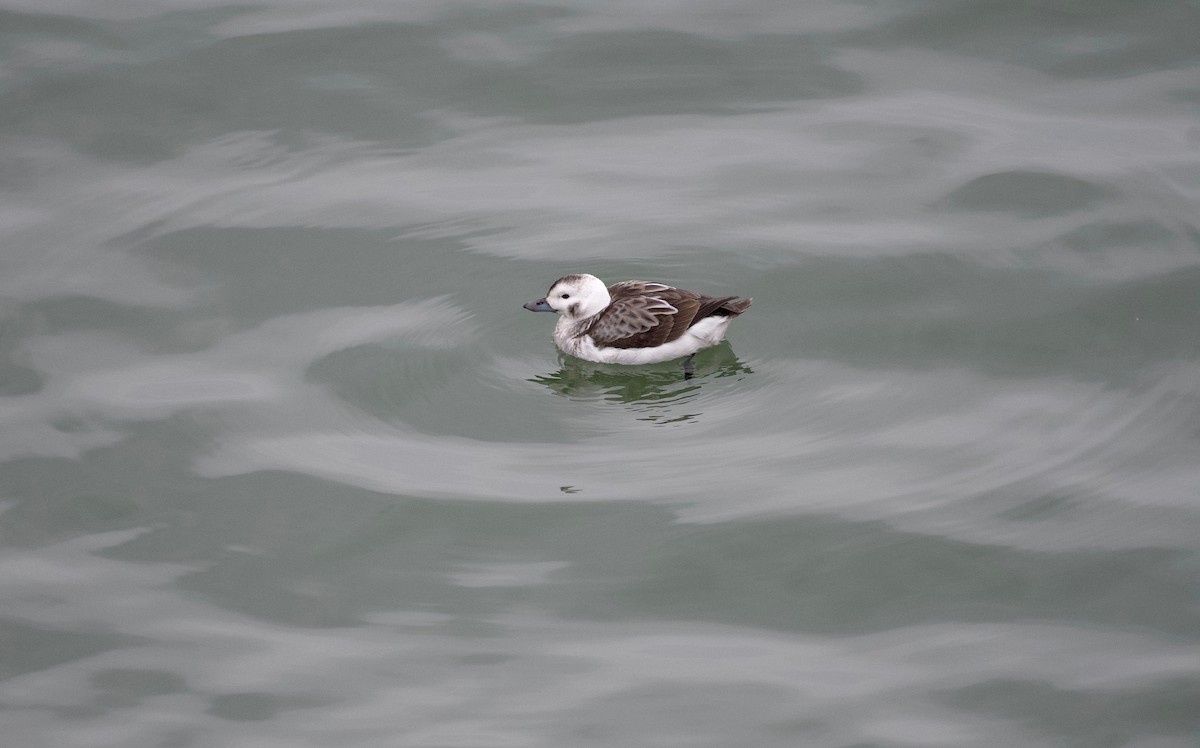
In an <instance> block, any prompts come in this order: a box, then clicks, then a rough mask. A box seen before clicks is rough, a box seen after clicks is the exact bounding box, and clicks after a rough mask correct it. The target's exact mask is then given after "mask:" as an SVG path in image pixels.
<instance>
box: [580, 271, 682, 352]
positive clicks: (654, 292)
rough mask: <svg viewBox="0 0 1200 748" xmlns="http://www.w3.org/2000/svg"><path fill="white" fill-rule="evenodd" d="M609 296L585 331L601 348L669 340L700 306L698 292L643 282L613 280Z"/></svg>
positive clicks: (677, 333)
mask: <svg viewBox="0 0 1200 748" xmlns="http://www.w3.org/2000/svg"><path fill="white" fill-rule="evenodd" d="M609 295H610V296H612V302H611V303H610V304H609V305H608V307H607V308H606V309H605V310H604V311H603V312H601V313H600V314H598V315H596V319H595V321H593V322H592V325H591V327H590V328H589V329H588V331H587V332H588V334H589V335H591V336H592V340H594V341H595V342H596V345H598V346H601V347H610V348H652V347H654V346H656V345H661V344H663V343H669V342H670V341H672V340H675V339H676V338H678V337H679V336H680V335H682V334H683V332H684V330H686V329H687V328H688V327H689V326H690V325H691V324H692V322H693V321H694V320H695V319H696V311H697V310H698V309H699V306H700V304H699V299H700V296H699V294H695V293H692V292H691V291H681V290H680V289H677V288H671V287H670V286H664V285H663V284H661V283H647V282H645V281H625V282H623V283H615V284H613V285H612V286H611V287H609Z"/></svg>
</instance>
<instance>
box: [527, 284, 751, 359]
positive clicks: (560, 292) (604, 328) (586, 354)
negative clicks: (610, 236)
mask: <svg viewBox="0 0 1200 748" xmlns="http://www.w3.org/2000/svg"><path fill="white" fill-rule="evenodd" d="M749 306H750V299H739V298H738V297H736V296H705V295H703V294H698V293H696V292H695V291H685V290H684V289H682V288H673V287H671V286H667V285H664V284H662V283H653V282H649V281H623V282H621V283H614V284H613V285H611V286H607V287H606V286H605V285H604V282H603V281H601V280H600V279H599V278H597V277H596V276H594V275H587V274H581V275H566V276H563V277H562V278H559V279H558V280H556V281H555V282H554V283H553V284H552V285H551V286H550V291H549V292H547V294H546V295H545V296H544V297H542V298H540V299H538V300H537V301H531V302H529V303H528V304H526V305H525V308H526V309H529V310H530V311H534V312H558V313H560V315H561V316H560V317H559V319H558V324H556V325H555V326H554V343H555V345H557V346H558V347H559V349H560V350H562V351H563V352H564V353H567V354H570V355H572V356H575V357H577V358H582V359H585V360H587V361H595V362H597V363H605V364H654V363H659V362H661V361H670V360H672V359H676V358H682V357H683V356H689V355H691V354H693V353H695V352H696V351H699V350H702V349H704V348H709V347H711V346H714V345H717V344H718V343H720V342H721V341H722V340H724V339H725V329H726V328H727V327H729V323H730V322H731V321H732V320H733V318H734V317H736V316H738V315H739V314H741V313H742V312H744V311H746V309H747V308H749Z"/></svg>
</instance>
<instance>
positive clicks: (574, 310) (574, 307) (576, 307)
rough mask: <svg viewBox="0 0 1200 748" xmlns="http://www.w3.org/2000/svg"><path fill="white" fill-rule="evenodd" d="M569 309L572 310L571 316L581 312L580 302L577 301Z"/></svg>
mask: <svg viewBox="0 0 1200 748" xmlns="http://www.w3.org/2000/svg"><path fill="white" fill-rule="evenodd" d="M567 309H568V310H569V311H570V312H571V316H572V317H574V316H575V315H576V314H578V313H579V302H575V303H574V304H572V305H571V306H569V307H567Z"/></svg>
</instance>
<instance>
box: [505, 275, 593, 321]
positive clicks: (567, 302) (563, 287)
mask: <svg viewBox="0 0 1200 748" xmlns="http://www.w3.org/2000/svg"><path fill="white" fill-rule="evenodd" d="M610 301H612V298H611V297H610V296H609V295H608V287H607V286H605V285H604V281H602V280H600V279H599V278H597V277H596V276H594V275H588V274H587V273H581V274H579V275H564V276H563V277H561V278H559V279H558V280H556V281H554V283H553V285H551V286H550V290H549V291H547V292H546V295H545V296H543V297H542V298H540V299H538V300H537V301H531V302H529V303H528V304H526V305H525V308H526V309H528V310H530V311H533V312H562V313H563V315H565V316H566V317H567V318H568V319H584V318H585V317H590V316H592V315H593V314H596V313H597V312H599V311H600V310H601V309H603V308H604V307H606V306H608V304H609V302H610Z"/></svg>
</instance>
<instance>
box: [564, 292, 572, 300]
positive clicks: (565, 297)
mask: <svg viewBox="0 0 1200 748" xmlns="http://www.w3.org/2000/svg"><path fill="white" fill-rule="evenodd" d="M562 297H563V298H564V299H569V298H571V294H569V293H565V294H563V295H562Z"/></svg>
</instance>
